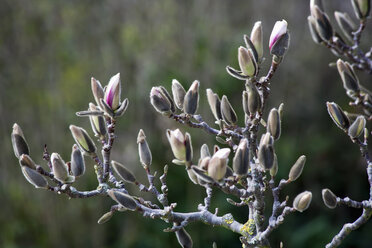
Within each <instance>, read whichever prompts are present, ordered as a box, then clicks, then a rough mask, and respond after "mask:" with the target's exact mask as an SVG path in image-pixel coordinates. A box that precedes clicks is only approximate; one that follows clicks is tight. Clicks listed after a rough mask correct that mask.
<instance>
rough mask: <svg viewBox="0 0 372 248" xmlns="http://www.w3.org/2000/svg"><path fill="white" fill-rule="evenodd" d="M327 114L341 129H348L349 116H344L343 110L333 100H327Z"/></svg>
mask: <svg viewBox="0 0 372 248" xmlns="http://www.w3.org/2000/svg"><path fill="white" fill-rule="evenodd" d="M327 110H328V114H329V115H330V116H331V118H332V120H333V122H334V123H336V125H337V126H338V127H339V128H341V129H343V130H344V129H348V128H349V126H350V121H349V118H348V117H347V116H346V114H345V113H344V111H343V110H342V109H341V108H340V106H338V105H337V104H336V103H334V102H327Z"/></svg>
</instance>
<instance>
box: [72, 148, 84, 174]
mask: <svg viewBox="0 0 372 248" xmlns="http://www.w3.org/2000/svg"><path fill="white" fill-rule="evenodd" d="M71 172H72V175H74V176H75V177H79V176H82V175H83V174H84V172H85V162H84V157H83V154H82V153H81V151H80V149H79V148H78V146H77V145H73V146H72V152H71Z"/></svg>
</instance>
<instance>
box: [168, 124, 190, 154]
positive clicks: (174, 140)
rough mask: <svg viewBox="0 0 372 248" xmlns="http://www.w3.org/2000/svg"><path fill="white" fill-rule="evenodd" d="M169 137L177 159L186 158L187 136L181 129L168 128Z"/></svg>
mask: <svg viewBox="0 0 372 248" xmlns="http://www.w3.org/2000/svg"><path fill="white" fill-rule="evenodd" d="M167 138H168V141H169V144H170V146H171V148H172V152H173V155H174V157H175V158H176V159H178V160H181V161H185V160H186V146H185V136H184V135H183V133H181V131H180V130H179V129H176V130H169V129H168V130H167Z"/></svg>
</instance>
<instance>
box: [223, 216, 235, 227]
mask: <svg viewBox="0 0 372 248" xmlns="http://www.w3.org/2000/svg"><path fill="white" fill-rule="evenodd" d="M222 220H223V221H224V222H225V223H226V224H227V225H231V224H232V223H233V222H234V217H233V216H232V214H225V215H224V216H222Z"/></svg>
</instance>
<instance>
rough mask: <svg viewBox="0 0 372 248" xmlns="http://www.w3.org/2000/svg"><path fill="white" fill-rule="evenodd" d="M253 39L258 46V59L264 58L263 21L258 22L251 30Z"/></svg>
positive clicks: (255, 45) (256, 46)
mask: <svg viewBox="0 0 372 248" xmlns="http://www.w3.org/2000/svg"><path fill="white" fill-rule="evenodd" d="M250 38H251V41H252V43H253V45H254V47H255V48H256V51H257V55H258V60H261V59H262V56H263V45H262V40H263V39H262V25H261V22H256V23H255V24H254V26H253V28H252V31H251V37H250Z"/></svg>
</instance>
